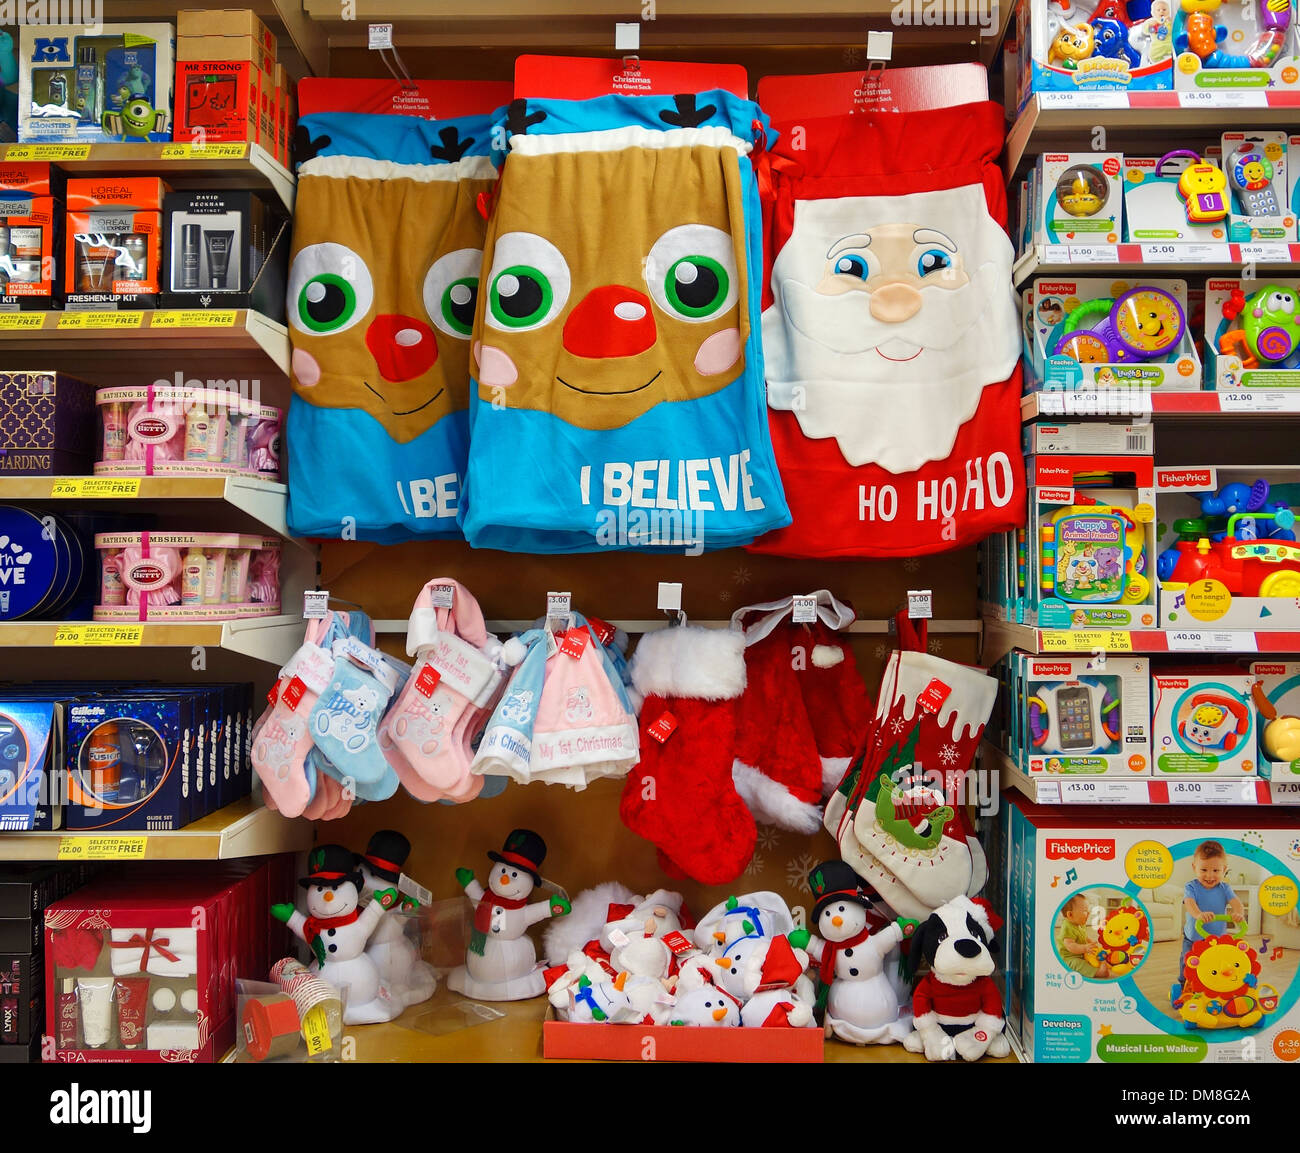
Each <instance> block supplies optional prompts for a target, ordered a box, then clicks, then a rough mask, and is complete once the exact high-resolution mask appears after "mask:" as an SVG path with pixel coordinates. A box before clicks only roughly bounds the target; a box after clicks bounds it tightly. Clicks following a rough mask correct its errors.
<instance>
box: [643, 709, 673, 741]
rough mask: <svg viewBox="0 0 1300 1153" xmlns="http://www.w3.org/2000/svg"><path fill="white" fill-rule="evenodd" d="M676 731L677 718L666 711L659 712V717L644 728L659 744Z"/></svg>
mask: <svg viewBox="0 0 1300 1153" xmlns="http://www.w3.org/2000/svg"><path fill="white" fill-rule="evenodd" d="M676 731H677V718H676V717H675V716H673V715H672V713H668V712H664V713H660V714H659V719H658V720H657V721H653V722H652V723H651V724H650V725H649V726H648V727H647V729H646V732H647V733H649V734H650V735H651V736H652V737H654V739H655V740H656V741H658V742H659V743H660V744H661V745H662V744H663V743H664V742H665V741H666V740H667V739H668V738H669V737H671V736H672V735H673V733H674V732H676Z"/></svg>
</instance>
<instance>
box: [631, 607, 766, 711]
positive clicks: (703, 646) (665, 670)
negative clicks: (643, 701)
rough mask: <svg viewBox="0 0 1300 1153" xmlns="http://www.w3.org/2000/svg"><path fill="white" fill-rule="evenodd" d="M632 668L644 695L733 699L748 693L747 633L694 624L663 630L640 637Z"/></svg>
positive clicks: (639, 689) (633, 675)
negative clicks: (746, 690)
mask: <svg viewBox="0 0 1300 1153" xmlns="http://www.w3.org/2000/svg"><path fill="white" fill-rule="evenodd" d="M630 667H631V670H632V684H633V685H634V686H635V687H636V689H637V691H638V692H639V693H641V695H642V696H649V695H650V694H651V693H654V694H657V695H658V696H665V697H692V698H696V699H698V700H705V701H724V700H732V699H734V698H736V697H738V696H740V694H741V693H743V692H744V691H745V637H744V635H743V634H742V633H739V632H734V631H733V630H731V629H704V628H693V627H691V626H689V625H688V626H684V627H681V628H670V629H660V630H659V631H658V632H653V633H646V635H645V636H643V637H642V638H641V642H640V643H639V644H638V645H637V646H636V651H635V652H634V653H633V654H632V662H631V666H630Z"/></svg>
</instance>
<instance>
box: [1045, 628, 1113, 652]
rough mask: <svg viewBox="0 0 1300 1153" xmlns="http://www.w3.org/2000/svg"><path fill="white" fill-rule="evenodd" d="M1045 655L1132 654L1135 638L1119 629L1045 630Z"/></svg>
mask: <svg viewBox="0 0 1300 1153" xmlns="http://www.w3.org/2000/svg"><path fill="white" fill-rule="evenodd" d="M1042 651H1043V652H1045V653H1091V652H1107V653H1131V652H1132V651H1133V636H1132V634H1131V633H1127V632H1123V631H1121V630H1118V629H1044V630H1043V633H1042Z"/></svg>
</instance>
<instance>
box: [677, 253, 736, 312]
mask: <svg viewBox="0 0 1300 1153" xmlns="http://www.w3.org/2000/svg"><path fill="white" fill-rule="evenodd" d="M730 287H731V281H730V279H729V278H728V276H727V270H726V269H725V268H723V267H722V265H721V264H719V263H718V262H717V261H716V260H714V259H713V258H712V257H709V256H683V257H682V258H681V259H680V260H678V261H677V262H676V263H674V264H673V266H672V267H671V268H670V269H669V270H668V275H667V276H666V277H665V278H664V295H665V296H666V297H667V298H668V302H669V304H671V305H672V306H673V308H674V309H676V310H677V311H678V312H680V313H681V314H682V315H683V316H691V317H701V316H708V315H709V313H711V312H714V311H716V310H717V308H718V307H719V306H720V305H721V304H722V302H723V301H724V300H726V299H727V293H728V291H729V290H730Z"/></svg>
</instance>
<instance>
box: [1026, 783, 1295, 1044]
mask: <svg viewBox="0 0 1300 1153" xmlns="http://www.w3.org/2000/svg"><path fill="white" fill-rule="evenodd" d="M1005 798H1006V799H1007V802H1008V803H1007V805H1006V806H1005V807H1004V809H1003V811H1002V814H1001V820H1002V822H1003V823H1004V825H1007V826H1009V828H1008V829H1007V831H1006V832H1005V834H1004V836H1005V838H1006V840H1007V843H1008V845H1009V847H1010V849H1011V853H1012V857H1013V861H1012V862H1011V863H1009V866H1008V876H1007V886H1006V889H1007V901H1008V908H1007V917H1006V920H1007V924H1008V928H1009V930H1012V931H1011V932H1010V934H1009V940H1008V949H1009V952H1011V951H1014V952H1015V953H1016V960H1015V962H1014V963H1013V962H1012V961H1011V960H1010V959H1009V960H1008V974H1009V978H1008V979H1009V985H1010V987H1009V988H1008V997H1007V1000H1008V1004H1009V1005H1010V1006H1014V1012H1013V1011H1009V1012H1008V1016H1007V1022H1008V1026H1007V1027H1008V1028H1009V1029H1011V1028H1014V1029H1017V1030H1018V1033H1017V1037H1018V1040H1019V1042H1020V1047H1021V1051H1022V1053H1023V1056H1024V1058H1025V1059H1026V1060H1029V1061H1043V1062H1108V1063H1115V1062H1118V1063H1124V1064H1136V1063H1143V1062H1171V1061H1177V1062H1210V1063H1215V1062H1222V1061H1233V1062H1240V1061H1252V1062H1253V1061H1258V1062H1270V1063H1274V1062H1286V1061H1295V1060H1296V1059H1297V1058H1298V1057H1300V1040H1297V1032H1296V1030H1297V1027H1298V1026H1300V1010H1298V1009H1297V1005H1296V1002H1297V999H1300V980H1297V975H1296V971H1297V968H1300V930H1298V929H1297V928H1296V927H1295V909H1296V897H1297V874H1298V873H1300V840H1297V838H1296V830H1295V824H1294V822H1293V821H1289V820H1287V819H1286V818H1284V817H1277V816H1273V815H1272V814H1269V813H1267V812H1266V811H1265V812H1261V811H1260V810H1258V809H1234V808H1222V809H1218V808H1216V809H1215V810H1213V812H1212V815H1211V814H1207V813H1205V812H1204V811H1201V812H1194V813H1188V812H1187V811H1186V810H1175V809H1170V808H1163V809H1154V810H1153V809H1132V808H1113V809H1107V810H1106V813H1105V816H1104V817H1102V818H1098V817H1092V816H1088V815H1083V814H1078V815H1076V814H1075V813H1071V812H1069V811H1066V810H1062V809H1061V808H1060V807H1058V806H1043V805H1033V804H1030V803H1029V802H1028V801H1026V800H1024V799H1023V798H1021V797H1018V796H1015V795H1013V794H1010V793H1008V794H1005ZM1198 850H1202V852H1205V851H1208V853H1209V854H1211V855H1210V856H1202V857H1200V858H1199V859H1200V860H1203V861H1206V862H1210V863H1211V864H1212V865H1213V866H1214V868H1215V869H1216V870H1217V871H1220V872H1221V873H1222V880H1221V883H1223V884H1225V885H1227V886H1229V887H1230V889H1231V891H1232V894H1233V898H1234V900H1235V901H1237V902H1239V904H1240V907H1239V909H1237V910H1236V911H1238V912H1239V913H1240V914H1241V916H1240V919H1239V920H1236V921H1232V922H1229V921H1228V920H1227V919H1226V918H1225V920H1224V921H1222V922H1202V923H1201V926H1200V929H1199V930H1198V929H1197V927H1196V925H1195V924H1194V923H1193V924H1191V925H1189V924H1188V922H1191V920H1192V918H1191V916H1190V914H1189V913H1187V912H1186V910H1185V908H1184V904H1183V902H1184V900H1185V899H1186V898H1187V897H1188V896H1189V895H1190V896H1191V897H1192V898H1193V899H1195V897H1196V893H1197V891H1198V890H1200V889H1201V888H1202V886H1201V882H1200V881H1199V880H1198V879H1197V878H1196V876H1195V874H1194V873H1193V861H1194V860H1197V859H1198ZM1193 886H1194V888H1193ZM1189 931H1190V936H1188V935H1186V934H1187V933H1188V932H1189ZM1185 943H1186V952H1187V953H1188V954H1189V955H1191V957H1192V960H1193V963H1192V964H1191V965H1190V966H1189V965H1187V964H1186V963H1185V961H1184V956H1183V955H1184V947H1185ZM1210 950H1213V952H1212V953H1211V952H1210ZM1203 959H1208V960H1223V961H1225V962H1226V964H1224V965H1222V966H1216V965H1211V964H1207V965H1205V966H1204V967H1202V965H1201V961H1202V960H1203ZM1188 973H1190V974H1192V978H1191V979H1190V980H1188V979H1186V978H1187V974H1188Z"/></svg>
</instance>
